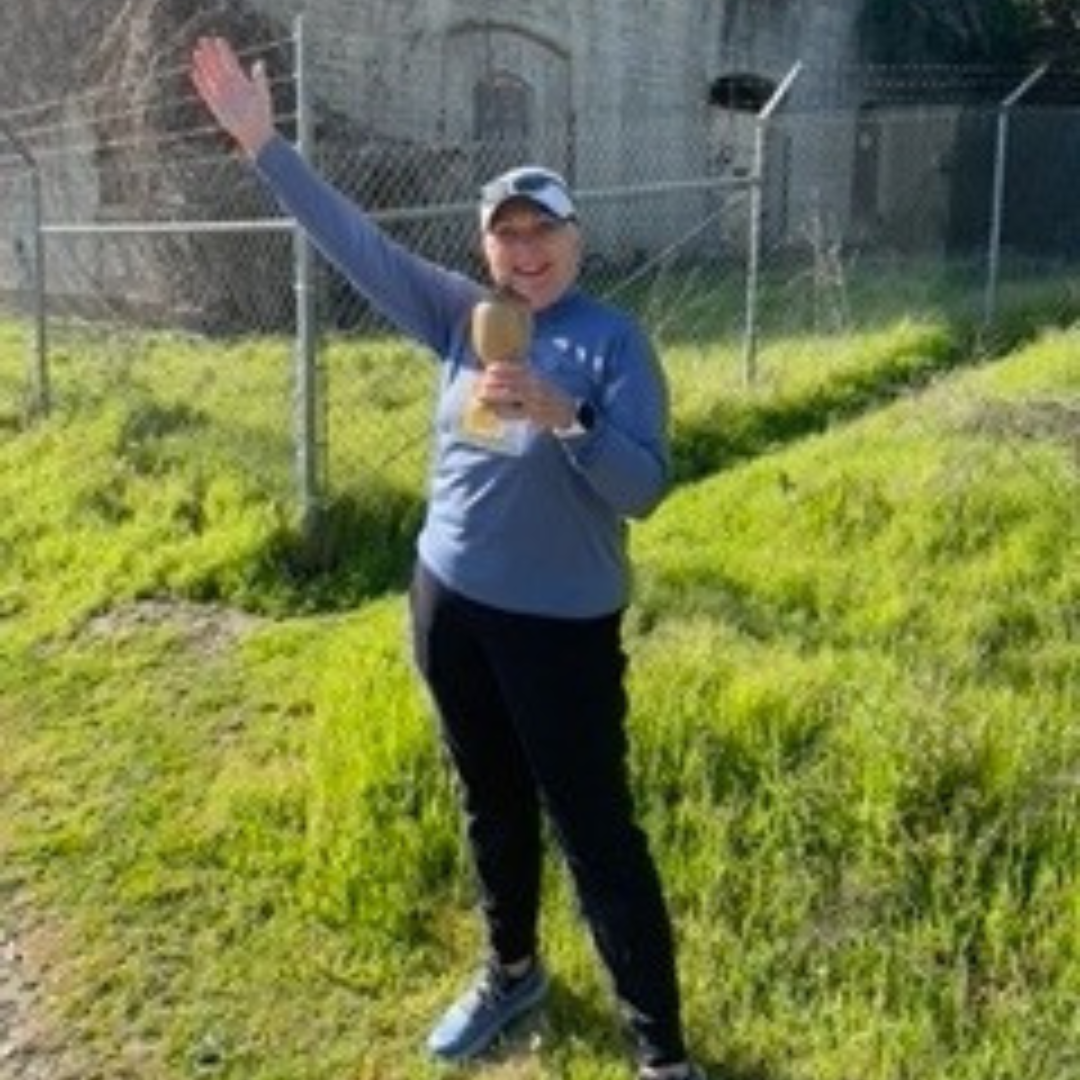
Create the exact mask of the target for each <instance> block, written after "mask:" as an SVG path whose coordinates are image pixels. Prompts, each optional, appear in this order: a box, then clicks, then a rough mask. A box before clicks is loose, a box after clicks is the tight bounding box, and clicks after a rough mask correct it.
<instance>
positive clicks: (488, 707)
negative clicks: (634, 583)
mask: <svg viewBox="0 0 1080 1080" xmlns="http://www.w3.org/2000/svg"><path fill="white" fill-rule="evenodd" d="M192 74H193V79H194V83H195V86H196V88H197V90H198V92H199V94H200V95H201V96H202V98H203V100H204V101H205V102H206V104H207V106H208V107H209V109H210V111H211V112H212V113H213V115H214V116H215V117H216V119H217V120H218V122H219V123H220V124H221V125H222V127H223V128H224V129H225V130H226V131H227V132H228V133H229V134H230V135H231V136H232V137H233V138H234V139H235V140H236V142H237V143H238V144H239V146H240V147H241V149H242V150H243V151H244V153H245V154H246V155H247V156H248V158H249V159H250V160H251V161H252V162H253V164H254V167H255V168H256V169H257V170H258V172H259V173H260V174H261V176H262V177H263V179H264V180H265V181H266V183H267V184H268V185H269V186H270V188H271V189H272V190H273V192H274V193H275V195H276V196H277V198H278V200H279V201H280V203H281V204H282V206H283V207H284V208H285V210H286V211H287V212H288V213H290V214H291V215H293V216H294V217H295V218H296V220H297V221H298V222H299V223H300V225H301V226H302V227H303V229H304V230H305V231H306V233H307V234H308V235H309V236H310V237H311V239H312V241H313V242H314V243H315V244H316V245H317V246H318V247H319V248H320V249H321V250H322V252H323V253H324V254H325V255H326V256H327V257H328V258H329V259H331V260H332V261H333V262H334V263H335V264H336V265H337V266H338V267H339V268H340V269H341V270H342V272H343V273H344V274H345V275H346V276H347V277H348V278H349V279H350V281H351V282H352V283H353V285H354V286H355V287H356V288H357V289H358V290H359V291H360V292H361V293H363V294H364V295H365V296H366V297H367V298H368V299H369V300H370V302H371V303H372V304H373V305H375V306H376V307H377V308H378V309H379V310H380V311H381V312H382V313H383V314H384V315H386V316H387V317H388V318H389V319H391V320H392V321H393V322H394V323H395V324H396V325H397V326H398V327H399V328H400V329H401V330H402V332H404V333H405V334H408V335H410V336H411V337H413V338H415V339H416V340H418V341H420V342H422V343H423V344H425V345H426V346H428V347H429V348H430V349H431V351H432V352H433V354H434V355H435V356H436V357H437V358H438V359H439V360H440V361H441V364H440V372H441V379H440V389H439V398H438V405H437V411H436V418H435V419H436V422H435V438H434V448H433V467H432V473H431V481H430V491H429V500H428V509H427V514H426V518H425V522H424V526H423V529H422V531H421V534H420V537H419V540H418V544H417V549H418V551H417V555H418V557H417V563H416V571H415V576H414V580H413V584H412V589H411V610H412V623H413V636H414V649H415V656H416V661H417V666H418V668H419V670H420V672H421V673H422V675H423V677H424V679H425V681H426V684H427V686H428V689H429V691H430V693H431V697H432V700H433V702H434V704H435V706H436V710H437V712H438V715H439V719H440V724H441V730H442V737H443V740H444V744H445V747H446V749H447V752H448V755H449V757H450V759H451V761H452V762H453V765H454V767H455V769H456V772H457V776H458V778H459V780H460V786H461V791H462V796H463V802H464V811H465V817H466V823H467V834H468V839H469V843H470V849H471V853H472V856H473V860H474V864H475V867H476V872H477V878H478V882H479V887H480V891H481V905H482V911H483V914H484V918H485V924H486V928H487V936H488V949H489V956H488V959H487V962H486V964H485V966H484V969H483V971H482V973H481V975H480V977H479V978H478V980H477V981H476V983H475V984H474V985H472V987H471V988H470V989H469V990H468V991H467V992H466V993H465V994H464V995H463V996H462V997H461V998H460V999H459V1000H458V1001H456V1002H455V1003H454V1004H453V1005H452V1006H451V1007H450V1008H449V1010H448V1011H447V1012H446V1013H445V1015H444V1016H443V1017H442V1018H441V1019H440V1020H439V1022H438V1023H437V1024H436V1026H435V1028H434V1030H433V1031H432V1032H431V1035H430V1037H429V1039H428V1048H429V1050H430V1051H431V1052H432V1053H433V1054H434V1055H436V1056H437V1057H439V1058H442V1059H445V1060H450V1061H463V1060H467V1059H469V1058H472V1057H474V1056H476V1055H478V1054H481V1053H482V1052H483V1051H485V1050H486V1049H487V1048H488V1047H489V1046H490V1045H491V1044H492V1043H493V1042H494V1041H495V1040H496V1039H498V1037H499V1036H500V1035H501V1034H502V1033H503V1032H504V1031H505V1030H506V1028H507V1027H508V1026H509V1025H510V1024H511V1022H512V1021H514V1020H515V1019H516V1018H517V1017H519V1016H521V1015H522V1014H523V1013H525V1012H527V1011H529V1010H531V1009H533V1008H534V1007H536V1006H537V1005H538V1004H539V1003H540V1002H541V1001H542V1000H543V998H544V995H545V993H546V991H547V986H548V980H547V975H546V973H545V971H544V967H543V964H542V962H541V959H540V943H539V941H538V934H537V922H538V915H539V903H540V879H541V854H542V853H541V814H542V813H544V814H546V816H547V818H548V820H549V821H550V823H551V825H552V827H553V831H554V834H555V836H556V837H557V840H558V843H559V845H560V848H561V850H562V853H563V855H564V856H565V858H566V861H567V864H568V866H569V868H570V871H571V873H572V876H573V880H574V883H575V887H576V889H577V891H578V895H579V897H580V901H581V907H582V911H583V913H584V916H585V918H586V920H587V922H588V924H589V927H590V930H591V932H592V934H593V937H594V940H595V942H596V945H597V948H598V951H599V953H600V955H601V957H602V959H603V961H604V963H605V965H606V967H607V970H608V972H609V973H610V976H611V979H612V983H613V985H614V989H615V993H616V995H617V996H618V998H619V1001H620V1004H621V1005H622V1007H623V1009H624V1011H625V1015H626V1022H627V1025H628V1028H629V1031H630V1033H631V1034H632V1036H633V1038H634V1042H635V1049H636V1056H637V1062H638V1069H639V1076H640V1077H641V1078H643V1080H645V1078H649V1080H655V1078H685V1077H698V1076H700V1073H698V1072H697V1071H695V1069H694V1068H693V1066H691V1065H690V1063H689V1062H688V1061H687V1058H686V1051H685V1048H684V1044H683V1034H682V1027H681V1021H680V1015H679V993H678V988H677V982H676V974H675V961H674V950H673V944H672V934H671V927H670V921H669V918H668V913H667V909H666V906H665V903H664V899H663V895H662V891H661V887H660V883H659V880H658V877H657V874H656V870H655V866H654V863H653V860H652V858H651V855H650V853H649V850H648V845H647V842H646V840H645V837H644V835H643V834H642V832H641V830H640V829H639V828H638V826H637V825H636V823H635V819H634V808H633V804H632V800H631V793H630V789H629V784H628V779H627V770H626V740H625V731H624V720H625V714H626V695H625V691H624V682H623V680H624V674H625V664H626V661H625V655H624V652H623V649H622V645H621V640H620V626H621V621H622V612H623V610H624V608H625V606H626V604H627V602H628V596H629V575H628V567H627V557H626V541H625V532H626V526H625V522H626V519H627V518H631V517H641V516H643V515H645V514H648V513H649V512H650V511H651V510H653V509H654V508H655V507H656V505H657V504H658V503H659V501H660V500H661V498H662V497H663V496H664V494H665V492H666V490H667V488H668V483H669V470H668V447H667V436H666V425H667V393H666V387H665V383H664V379H663V376H662V374H661V371H660V369H659V367H658V365H657V363H656V360H655V357H654V354H653V351H652V349H651V347H650V345H649V343H648V341H647V339H646V338H645V336H644V335H643V333H642V332H641V330H640V329H639V327H638V326H637V325H636V324H635V323H634V322H633V321H632V320H631V319H630V318H629V316H627V315H626V314H624V313H621V312H619V311H617V310H615V309H613V308H610V307H608V306H606V305H603V304H601V303H599V302H598V301H596V300H594V299H591V298H589V297H587V296H586V295H585V294H584V293H583V292H582V291H581V290H580V289H579V288H578V285H577V279H578V270H579V267H580V264H581V247H582V244H581V232H580V229H579V226H578V221H577V213H576V208H575V206H574V202H573V198H572V196H571V193H570V191H569V190H568V188H567V186H566V183H565V182H564V180H563V179H562V178H561V177H560V176H559V175H557V174H556V173H553V172H550V171H549V170H546V169H542V168H539V167H531V166H527V167H523V168H519V169H515V170H511V171H510V172H508V173H505V174H503V175H502V176H500V177H498V178H496V179H495V180H493V181H492V182H491V183H490V184H488V185H486V186H485V187H484V188H483V191H482V194H481V200H480V230H481V242H482V248H483V255H484V258H485V261H486V264H487V267H488V270H489V272H490V275H491V279H492V282H493V283H494V285H495V286H497V287H498V288H499V289H500V290H503V291H506V292H509V293H512V294H513V295H514V296H515V297H517V298H518V299H519V301H520V302H521V303H523V304H525V305H526V306H527V308H528V312H529V319H528V320H527V322H529V323H531V337H530V338H529V339H528V340H522V341H521V342H520V349H519V350H518V351H519V352H520V353H521V355H510V354H509V353H510V352H513V351H514V350H512V349H511V350H508V354H507V355H505V356H502V355H494V356H485V355H479V354H478V351H477V341H476V339H475V338H474V332H475V333H478V334H479V336H480V337H481V338H482V337H483V334H484V329H483V326H482V325H481V326H479V327H474V326H473V321H474V320H473V313H474V311H475V310H476V309H477V306H478V305H479V304H480V303H481V301H483V300H484V299H485V298H486V296H487V290H486V289H485V288H484V287H483V286H482V285H480V284H479V283H477V282H474V281H472V280H470V279H469V278H467V277H465V276H463V275H461V274H457V273H454V272H451V271H449V270H447V269H445V268H442V267H439V266H436V265H434V264H432V263H430V262H428V261H426V260H424V259H422V258H420V257H418V256H416V255H415V254H413V253H411V252H409V251H407V250H405V249H404V248H402V247H401V246H400V245H398V244H396V243H395V242H394V241H392V240H391V239H390V238H388V237H387V236H386V235H385V234H384V233H382V232H381V231H380V230H379V229H378V227H377V226H376V225H375V224H374V223H373V222H372V221H371V220H370V218H368V217H367V216H366V215H365V214H364V213H363V211H362V210H361V209H360V208H358V207H357V206H356V205H355V204H353V203H352V202H351V201H349V200H348V199H347V198H345V196H343V195H342V194H341V193H340V192H338V191H336V190H335V189H334V188H332V187H331V186H330V185H328V184H327V183H326V182H325V181H323V180H322V179H321V178H320V177H318V176H317V175H316V174H315V173H314V172H313V171H312V170H311V169H310V168H309V167H308V166H307V165H306V164H305V163H304V162H303V161H302V160H301V159H300V158H299V156H298V155H297V154H296V153H295V152H294V151H293V149H292V148H291V147H290V145H289V144H288V143H287V142H285V140H284V139H282V138H281V137H280V135H278V134H277V133H276V131H275V128H274V121H273V113H272V106H271V101H270V93H269V89H268V84H267V79H266V75H265V73H264V72H263V70H262V69H261V68H260V67H259V66H258V65H256V67H255V68H254V69H253V71H252V73H251V74H250V75H249V74H248V73H247V72H245V71H244V69H243V68H242V67H241V65H240V63H239V61H238V59H237V57H236V55H235V53H234V52H233V50H232V48H231V47H230V46H229V45H228V43H227V42H225V41H223V40H222V39H220V38H209V39H203V40H202V41H200V42H199V44H198V45H197V47H196V50H195V53H194V57H193V65H192ZM523 324H524V323H523ZM480 351H481V352H483V346H482V345H481V346H480ZM523 360H524V361H525V362H521V361H523ZM480 417H482V419H480Z"/></svg>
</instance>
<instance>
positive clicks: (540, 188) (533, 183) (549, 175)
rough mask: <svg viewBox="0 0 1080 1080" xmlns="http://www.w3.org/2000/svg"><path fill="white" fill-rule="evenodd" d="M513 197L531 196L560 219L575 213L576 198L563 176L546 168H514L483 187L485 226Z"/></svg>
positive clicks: (565, 219) (481, 201) (482, 198)
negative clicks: (572, 195) (571, 195)
mask: <svg viewBox="0 0 1080 1080" xmlns="http://www.w3.org/2000/svg"><path fill="white" fill-rule="evenodd" d="M514 198H523V199H528V200H529V201H530V202H532V203H534V204H535V205H536V206H538V207H540V209H541V210H544V211H545V212H546V213H548V214H550V215H551V216H552V217H553V218H556V219H557V220H559V221H571V220H572V219H573V218H574V217H575V216H576V211H575V209H574V202H573V199H572V198H571V197H570V192H569V190H568V189H567V186H566V182H565V181H564V180H563V179H562V177H561V176H559V175H557V174H556V173H553V172H550V171H548V170H546V169H531V168H527V167H526V168H520V169H511V170H510V171H509V172H507V173H503V174H502V176H497V177H496V178H495V179H494V180H492V181H490V182H489V183H487V184H485V185H484V186H483V187H482V188H481V189H480V213H481V219H482V222H483V224H484V226H485V228H486V227H487V226H488V225H489V224H490V222H491V220H492V218H493V217H494V216H495V214H496V213H497V212H498V210H499V209H500V207H502V206H503V205H504V204H505V203H507V202H509V201H510V200H511V199H514Z"/></svg>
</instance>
